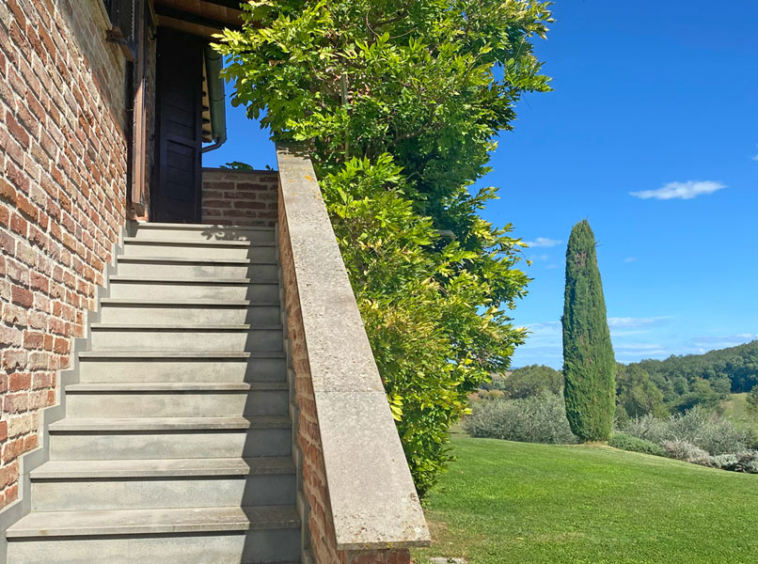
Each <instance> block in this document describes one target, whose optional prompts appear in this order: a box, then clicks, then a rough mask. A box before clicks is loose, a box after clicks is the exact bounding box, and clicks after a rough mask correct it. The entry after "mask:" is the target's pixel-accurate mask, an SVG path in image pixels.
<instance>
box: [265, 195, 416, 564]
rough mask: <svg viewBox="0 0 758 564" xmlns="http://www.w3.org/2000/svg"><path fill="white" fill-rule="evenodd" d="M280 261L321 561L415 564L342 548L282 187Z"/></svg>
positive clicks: (304, 474)
mask: <svg viewBox="0 0 758 564" xmlns="http://www.w3.org/2000/svg"><path fill="white" fill-rule="evenodd" d="M278 200H279V214H278V216H279V260H280V265H281V268H282V281H283V284H284V302H285V311H286V314H287V338H288V340H289V355H290V362H291V363H292V370H293V371H294V373H295V378H294V382H295V386H294V388H295V402H296V404H297V408H298V419H297V429H296V440H297V445H296V446H297V448H298V449H299V451H300V455H299V457H300V465H301V468H300V469H299V471H300V472H301V476H300V478H301V482H302V493H303V496H304V497H305V500H306V502H307V504H308V511H307V515H305V517H306V520H307V523H306V525H307V527H308V535H307V538H308V541H309V543H310V546H306V547H304V548H308V549H310V552H311V553H312V555H313V558H314V560H315V562H316V564H335V563H340V564H410V553H409V551H408V550H403V549H399V550H368V551H360V550H358V551H340V550H337V541H336V537H335V532H334V524H333V523H334V522H333V517H332V510H331V506H330V503H329V492H328V489H327V488H328V486H327V480H326V471H325V468H324V456H323V451H322V447H321V434H320V430H319V421H318V413H317V411H316V402H315V399H314V394H313V382H312V380H311V371H310V364H309V360H308V347H307V343H306V341H305V332H304V328H303V317H302V313H301V309H300V296H299V293H298V287H297V278H296V275H295V266H294V262H293V257H292V245H291V242H290V235H289V227H288V225H287V218H286V214H285V209H284V198H283V197H282V194H281V191H280V192H279V198H278Z"/></svg>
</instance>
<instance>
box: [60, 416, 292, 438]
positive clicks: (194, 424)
mask: <svg viewBox="0 0 758 564" xmlns="http://www.w3.org/2000/svg"><path fill="white" fill-rule="evenodd" d="M291 426H292V423H291V421H290V419H289V417H287V416H272V415H259V416H250V417H249V418H247V417H114V418H105V417H103V418H96V417H86V418H85V417H76V418H74V417H65V418H63V419H61V420H59V421H56V422H54V423H51V424H50V425H49V427H48V430H49V432H50V433H51V434H56V433H90V434H98V433H124V432H139V433H149V432H164V431H175V432H185V431H186V432H193V431H244V430H248V429H289V428H291Z"/></svg>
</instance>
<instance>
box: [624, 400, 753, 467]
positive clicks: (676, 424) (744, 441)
mask: <svg viewBox="0 0 758 564" xmlns="http://www.w3.org/2000/svg"><path fill="white" fill-rule="evenodd" d="M619 430H620V431H621V432H623V433H625V434H627V435H632V436H633V437H637V438H639V439H644V440H646V441H650V442H652V443H655V444H658V445H661V446H664V443H666V442H671V441H684V442H687V443H690V444H692V445H694V446H697V447H698V448H701V449H703V450H705V451H707V452H708V453H709V454H712V455H718V454H726V453H734V452H740V451H744V450H747V445H748V444H750V438H751V437H750V432H749V431H747V430H744V429H740V428H738V427H736V426H735V425H734V424H733V423H732V422H731V421H729V420H727V419H725V418H723V417H721V416H719V415H716V414H713V413H709V412H708V411H707V410H706V409H705V408H703V407H700V406H696V407H694V408H692V409H691V410H689V411H688V412H687V413H685V414H684V415H672V416H671V417H669V418H668V419H656V418H655V417H653V416H651V415H645V416H644V417H638V418H636V419H630V420H629V421H627V422H626V423H623V424H622V425H621V427H620V429H619Z"/></svg>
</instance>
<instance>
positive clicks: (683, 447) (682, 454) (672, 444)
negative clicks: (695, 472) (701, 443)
mask: <svg viewBox="0 0 758 564" xmlns="http://www.w3.org/2000/svg"><path fill="white" fill-rule="evenodd" d="M663 448H664V450H665V451H666V454H667V455H668V456H670V457H671V458H676V459H677V460H682V461H684V462H690V463H692V464H699V465H701V466H715V464H714V462H713V457H712V456H711V455H710V454H708V453H707V452H706V451H704V450H703V449H702V448H698V447H696V446H695V445H693V444H692V443H688V442H687V441H682V440H679V439H675V440H673V441H665V442H664V443H663Z"/></svg>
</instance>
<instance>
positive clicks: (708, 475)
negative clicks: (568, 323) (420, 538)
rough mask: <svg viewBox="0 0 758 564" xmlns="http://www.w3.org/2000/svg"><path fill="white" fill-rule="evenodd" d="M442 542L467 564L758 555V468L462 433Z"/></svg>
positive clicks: (447, 552)
mask: <svg viewBox="0 0 758 564" xmlns="http://www.w3.org/2000/svg"><path fill="white" fill-rule="evenodd" d="M452 444H453V448H454V452H455V454H456V455H457V456H458V462H456V463H454V464H453V465H451V467H450V470H449V472H448V473H447V474H445V475H444V477H443V478H442V480H441V483H440V484H439V486H438V487H437V488H435V490H434V491H433V492H431V493H430V494H429V496H428V499H427V500H426V501H427V518H428V521H429V523H430V528H431V530H432V536H433V539H434V543H433V546H432V547H431V548H429V549H421V550H416V551H414V552H413V557H414V560H415V562H418V563H419V564H422V563H426V562H428V561H429V560H428V559H429V558H430V557H434V556H443V557H450V558H453V557H463V558H465V559H466V560H467V561H468V562H469V563H470V564H495V563H497V564H503V563H511V562H513V563H519V564H543V563H545V564H548V563H549V564H631V563H634V564H643V563H644V564H670V563H681V564H698V563H703V564H705V563H708V564H711V563H729V564H748V563H755V562H758V476H756V475H748V474H737V473H732V472H725V471H723V470H715V469H710V468H704V467H701V466H695V465H692V464H687V463H683V462H677V461H673V460H669V459H666V458H659V457H654V456H648V455H644V454H637V453H630V452H624V451H619V450H616V449H612V448H609V447H604V446H556V445H538V444H526V443H513V442H508V441H498V440H492V439H471V438H464V437H460V436H457V437H454V438H453V443H452Z"/></svg>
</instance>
